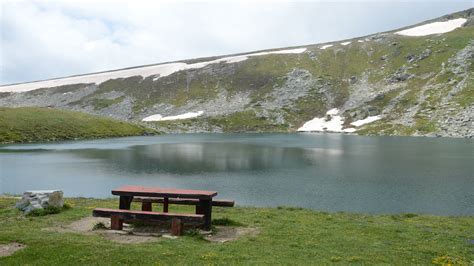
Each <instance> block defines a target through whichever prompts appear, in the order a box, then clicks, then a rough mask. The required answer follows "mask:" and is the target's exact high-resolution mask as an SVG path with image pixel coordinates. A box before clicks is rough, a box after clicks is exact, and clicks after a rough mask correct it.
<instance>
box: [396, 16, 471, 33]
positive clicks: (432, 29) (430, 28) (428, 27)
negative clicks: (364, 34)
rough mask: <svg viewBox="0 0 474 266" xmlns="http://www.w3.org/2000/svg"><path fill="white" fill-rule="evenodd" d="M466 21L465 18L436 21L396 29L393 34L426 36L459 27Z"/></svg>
mask: <svg viewBox="0 0 474 266" xmlns="http://www.w3.org/2000/svg"><path fill="white" fill-rule="evenodd" d="M466 21H467V20H466V19H465V18H457V19H451V20H448V21H438V22H433V23H428V24H425V25H421V26H418V27H414V28H410V29H406V30H402V31H397V32H395V34H398V35H404V36H426V35H431V34H439V33H446V32H450V31H453V30H455V29H457V28H459V27H461V26H462V25H463V24H464V23H465V22H466Z"/></svg>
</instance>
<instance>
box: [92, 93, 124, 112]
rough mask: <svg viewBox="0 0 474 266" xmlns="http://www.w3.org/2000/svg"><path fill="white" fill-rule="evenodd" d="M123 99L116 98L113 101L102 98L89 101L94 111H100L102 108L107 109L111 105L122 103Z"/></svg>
mask: <svg viewBox="0 0 474 266" xmlns="http://www.w3.org/2000/svg"><path fill="white" fill-rule="evenodd" d="M123 99H125V97H124V96H122V97H117V98H115V99H102V98H94V99H91V100H90V102H91V104H92V106H94V110H96V111H97V110H101V109H104V108H107V107H109V106H111V105H114V104H117V103H120V102H122V101H123Z"/></svg>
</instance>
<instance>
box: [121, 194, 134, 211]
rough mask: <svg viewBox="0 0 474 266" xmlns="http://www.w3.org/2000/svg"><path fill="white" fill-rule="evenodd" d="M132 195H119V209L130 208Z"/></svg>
mask: <svg viewBox="0 0 474 266" xmlns="http://www.w3.org/2000/svg"><path fill="white" fill-rule="evenodd" d="M132 200H133V196H120V202H119V209H121V210H130V205H131V204H132Z"/></svg>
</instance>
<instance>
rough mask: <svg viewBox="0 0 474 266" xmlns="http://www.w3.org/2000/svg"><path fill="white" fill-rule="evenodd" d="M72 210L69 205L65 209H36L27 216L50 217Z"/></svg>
mask: <svg viewBox="0 0 474 266" xmlns="http://www.w3.org/2000/svg"><path fill="white" fill-rule="evenodd" d="M69 209H71V205H69V204H67V203H66V204H64V205H63V207H62V208H61V207H54V206H48V207H46V208H44V209H36V210H33V211H31V212H30V213H28V214H27V216H35V217H37V216H45V215H50V214H58V213H60V212H62V211H66V210H69Z"/></svg>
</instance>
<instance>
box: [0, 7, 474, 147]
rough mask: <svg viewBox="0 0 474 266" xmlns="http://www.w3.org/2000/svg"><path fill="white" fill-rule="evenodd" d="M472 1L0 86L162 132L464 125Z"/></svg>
mask: <svg viewBox="0 0 474 266" xmlns="http://www.w3.org/2000/svg"><path fill="white" fill-rule="evenodd" d="M473 59H474V9H469V10H465V11H462V12H458V13H454V14H450V15H446V16H443V17H441V18H437V19H434V20H431V21H426V22H423V23H420V24H417V25H414V26H410V27H406V28H403V29H398V30H394V31H390V32H383V33H377V34H373V35H369V36H364V37H360V38H354V39H350V40H342V41H337V42H331V43H324V44H315V45H307V46H300V47H291V48H282V49H273V50H266V51H258V52H253V53H247V54H236V55H229V56H221V57H212V58H200V59H192V60H186V61H180V62H171V63H163V64H157V65H148V66H140V67H134V68H127V69H121V70H114V71H108V72H100V73H92V74H86V75H78V76H72V77H66V78H59V79H52V80H45V81H37V82H30V83H22V84H13V85H4V86H0V106H3V107H25V106H29V107H46V106H47V107H52V108H58V109H67V110H74V111H82V112H86V113H90V114H96V115H102V116H107V117H113V118H116V119H120V120H125V121H131V122H136V123H143V124H145V125H147V126H149V127H153V128H156V129H158V130H160V131H164V132H248V131H252V132H253V131H297V130H299V131H332V132H347V133H355V134H361V135H408V136H414V135H424V136H450V137H468V138H470V137H472V136H473V135H474V124H473V123H474V76H473V72H474V64H473V61H474V60H473Z"/></svg>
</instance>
